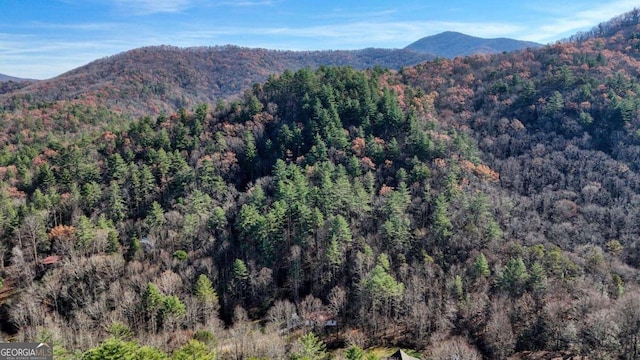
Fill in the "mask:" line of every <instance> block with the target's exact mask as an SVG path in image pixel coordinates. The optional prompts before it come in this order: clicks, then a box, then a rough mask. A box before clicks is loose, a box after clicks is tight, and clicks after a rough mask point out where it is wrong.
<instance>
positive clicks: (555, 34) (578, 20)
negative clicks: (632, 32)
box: [522, 0, 638, 42]
mask: <svg viewBox="0 0 640 360" xmlns="http://www.w3.org/2000/svg"><path fill="white" fill-rule="evenodd" d="M637 6H638V1H637V0H616V1H610V2H606V3H602V4H598V5H595V6H594V5H593V4H589V3H587V4H584V5H583V6H582V8H583V9H581V8H580V7H577V8H576V7H572V8H566V7H565V8H561V9H555V10H554V9H553V7H549V8H545V9H541V8H536V10H538V11H541V12H546V13H549V14H550V15H552V19H551V21H550V22H549V23H548V24H545V25H542V26H540V27H538V28H535V29H531V31H529V32H527V33H525V34H523V36H522V38H523V39H525V40H531V41H538V42H550V41H555V40H558V39H559V38H562V37H566V36H570V35H573V34H575V33H577V32H578V31H581V30H589V29H590V28H592V27H594V26H596V25H598V24H599V23H601V22H603V21H607V20H609V19H611V18H613V17H614V16H617V15H620V14H623V13H625V12H627V11H630V10H632V9H633V8H634V7H637Z"/></svg>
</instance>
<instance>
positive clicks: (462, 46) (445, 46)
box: [405, 31, 542, 58]
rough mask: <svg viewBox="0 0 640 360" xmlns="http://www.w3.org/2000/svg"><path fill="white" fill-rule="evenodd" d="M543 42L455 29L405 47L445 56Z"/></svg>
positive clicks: (502, 50)
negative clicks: (480, 36)
mask: <svg viewBox="0 0 640 360" xmlns="http://www.w3.org/2000/svg"><path fill="white" fill-rule="evenodd" d="M541 46H542V45H541V44H538V43H535V42H531V41H521V40H514V39H507V38H497V39H483V38H479V37H474V36H469V35H466V34H462V33H459V32H454V31H446V32H443V33H440V34H436V35H431V36H427V37H424V38H422V39H420V40H418V41H416V42H414V43H412V44H410V45H408V46H407V47H405V49H409V50H413V51H418V52H422V53H428V54H434V55H437V56H441V57H445V58H454V57H457V56H468V55H474V54H492V53H501V52H504V51H507V52H509V51H515V50H521V49H526V48H538V47H541Z"/></svg>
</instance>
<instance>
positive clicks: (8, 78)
mask: <svg viewBox="0 0 640 360" xmlns="http://www.w3.org/2000/svg"><path fill="white" fill-rule="evenodd" d="M0 81H16V82H20V81H34V80H33V79H23V78H18V77H14V76H9V75H5V74H0Z"/></svg>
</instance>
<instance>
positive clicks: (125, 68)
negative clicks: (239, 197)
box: [0, 46, 434, 115]
mask: <svg viewBox="0 0 640 360" xmlns="http://www.w3.org/2000/svg"><path fill="white" fill-rule="evenodd" d="M433 58H434V56H433V55H430V54H424V53H417V52H414V51H411V50H406V49H397V50H390V49H373V48H371V49H364V50H354V51H303V52H296V51H275V50H265V49H250V48H241V47H236V46H222V47H199V48H178V47H171V46H159V47H146V48H140V49H135V50H131V51H127V52H124V53H121V54H118V55H114V56H110V57H107V58H104V59H100V60H97V61H94V62H92V63H90V64H87V65H85V66H82V67H79V68H77V69H75V70H72V71H69V72H67V73H65V74H62V75H60V76H58V77H56V78H53V79H49V80H43V81H39V82H36V83H33V84H31V85H30V86H28V87H26V88H24V89H22V90H21V91H20V92H17V93H14V94H11V96H5V97H4V99H5V103H7V102H11V103H15V102H16V99H21V98H22V96H26V95H27V94H28V98H29V99H30V101H40V102H52V101H60V100H70V99H73V100H74V101H76V102H82V101H83V100H85V101H88V102H92V103H94V102H97V103H98V104H101V105H107V106H110V107H111V108H112V109H117V110H118V111H121V112H124V113H127V114H130V115H141V114H146V113H159V112H161V111H165V112H173V111H175V110H177V109H178V108H180V107H187V108H189V107H193V106H195V105H196V104H198V103H215V102H216V101H217V100H220V99H225V98H227V97H229V96H232V95H239V94H241V93H242V92H243V91H244V90H246V89H248V88H250V87H251V85H253V84H254V83H259V82H263V81H265V80H266V79H267V78H268V77H269V76H270V75H275V74H280V73H282V72H283V71H284V70H292V71H295V70H298V69H300V68H304V67H310V68H316V67H318V66H322V65H324V66H352V67H354V68H356V69H364V68H369V67H374V66H380V67H383V68H391V69H399V68H401V67H403V66H408V65H415V64H418V63H420V62H423V61H427V60H431V59H433ZM0 101H2V98H0ZM18 102H19V100H18Z"/></svg>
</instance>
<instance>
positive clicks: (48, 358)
mask: <svg viewBox="0 0 640 360" xmlns="http://www.w3.org/2000/svg"><path fill="white" fill-rule="evenodd" d="M0 360H53V348H52V346H51V345H50V344H48V343H0Z"/></svg>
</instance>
